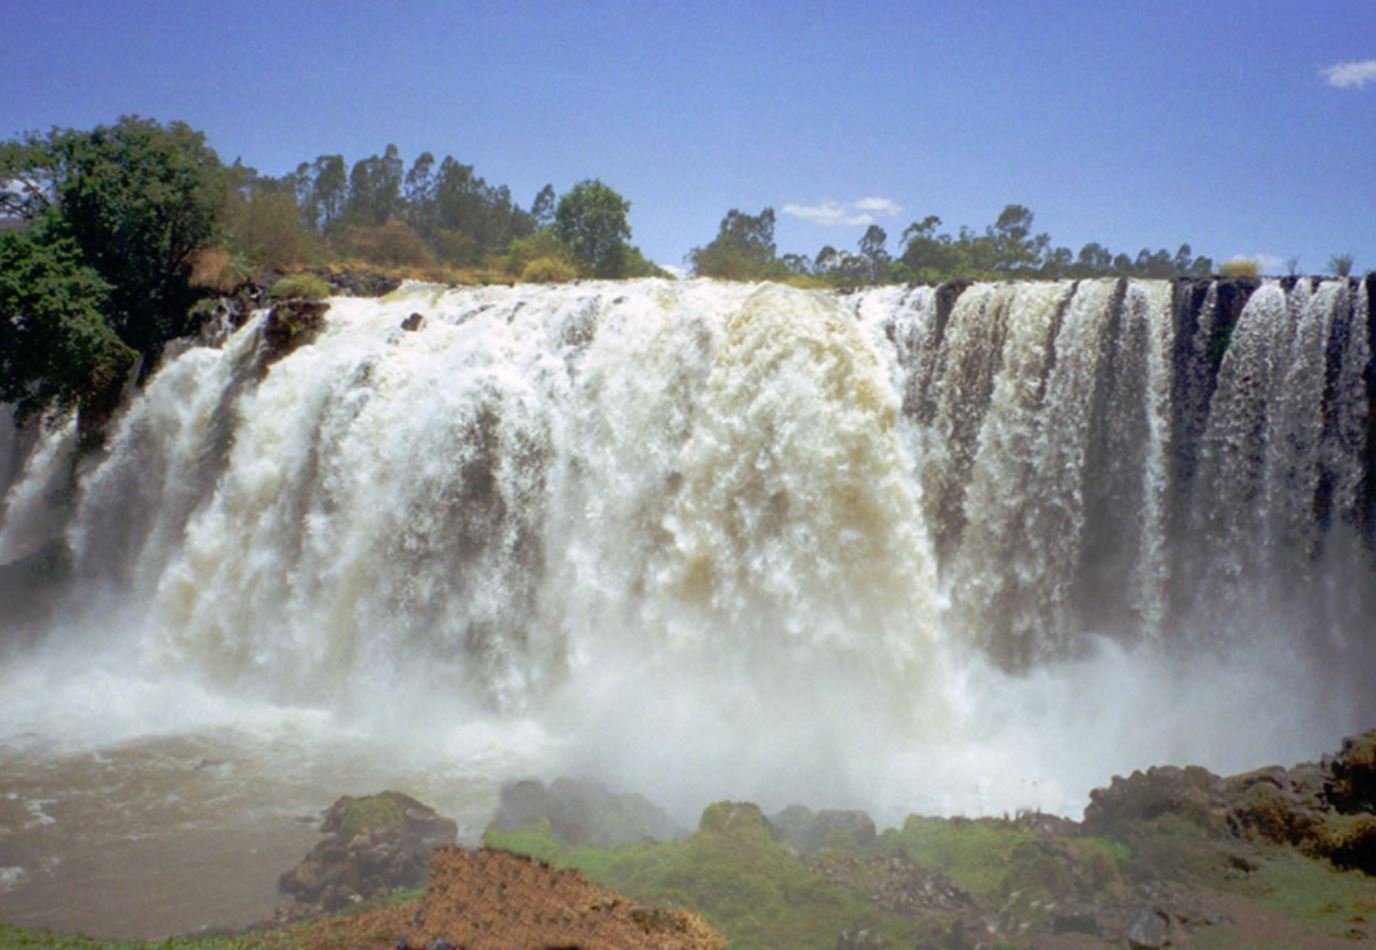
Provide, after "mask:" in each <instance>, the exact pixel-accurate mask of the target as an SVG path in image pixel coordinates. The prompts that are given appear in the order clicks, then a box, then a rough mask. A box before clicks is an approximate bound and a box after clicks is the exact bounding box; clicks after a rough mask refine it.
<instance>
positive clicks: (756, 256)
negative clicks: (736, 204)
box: [688, 208, 775, 280]
mask: <svg viewBox="0 0 1376 950" xmlns="http://www.w3.org/2000/svg"><path fill="white" fill-rule="evenodd" d="M774 249H775V248H774V209H773V208H765V209H764V210H763V211H761V212H760V213H759V214H756V215H750V214H745V213H744V212H742V211H739V210H737V209H735V208H732V209H731V210H730V211H728V212H727V213H726V217H724V218H722V219H721V224H720V225H719V226H718V228H717V236H716V237H715V238H713V239H712V242H711V243H710V244H708V245H706V246H705V247H695V248H693V250H692V251H690V252H689V253H688V261H689V263H690V264H691V265H692V268H693V273H695V274H697V275H698V276H699V277H719V278H723V279H726V280H757V279H759V278H761V277H764V276H766V275H767V270H768V268H769V265H770V264H772V263H773V262H774Z"/></svg>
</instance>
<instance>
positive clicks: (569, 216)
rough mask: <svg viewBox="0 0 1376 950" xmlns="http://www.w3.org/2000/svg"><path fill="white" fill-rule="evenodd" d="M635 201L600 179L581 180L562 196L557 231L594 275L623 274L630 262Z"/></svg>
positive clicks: (555, 232)
mask: <svg viewBox="0 0 1376 950" xmlns="http://www.w3.org/2000/svg"><path fill="white" fill-rule="evenodd" d="M630 210H631V203H630V202H629V201H627V200H626V199H625V198H623V197H621V196H620V195H619V194H617V193H616V192H615V191H613V190H612V189H611V188H609V187H607V186H606V185H604V184H602V182H600V181H598V180H597V179H589V180H586V181H580V182H579V183H578V184H576V185H574V186H573V188H572V189H571V190H570V191H569V192H568V193H566V194H565V195H564V196H563V197H562V198H560V199H559V207H558V208H557V209H556V210H555V212H554V234H555V237H557V238H559V240H560V241H562V242H563V243H564V245H565V246H566V247H568V249H569V250H570V252H572V254H573V257H574V260H575V261H576V262H577V263H578V265H579V267H580V268H581V269H582V270H583V271H584V272H585V273H588V274H591V275H592V276H594V277H621V276H624V270H625V267H626V263H627V250H628V247H627V243H626V242H627V241H628V240H629V239H630V236H631V225H630V222H629V221H628V220H627V218H626V215H627V214H628V213H629V212H630Z"/></svg>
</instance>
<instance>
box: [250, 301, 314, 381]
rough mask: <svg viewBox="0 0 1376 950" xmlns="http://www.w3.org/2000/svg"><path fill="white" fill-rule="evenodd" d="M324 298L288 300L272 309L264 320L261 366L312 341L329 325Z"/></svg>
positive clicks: (265, 365)
mask: <svg viewBox="0 0 1376 950" xmlns="http://www.w3.org/2000/svg"><path fill="white" fill-rule="evenodd" d="M329 309H330V305H329V304H328V303H327V302H325V301H323V300H284V301H282V302H281V303H279V304H277V305H276V306H274V307H273V308H272V310H271V311H269V312H268V318H267V320H266V321H265V322H264V323H263V344H262V348H261V351H260V353H261V356H260V364H259V365H260V366H261V367H262V368H264V369H266V368H267V367H269V366H271V365H272V364H273V363H275V362H277V361H278V360H280V359H282V358H283V357H284V356H287V355H288V354H290V353H292V352H294V351H295V350H297V349H300V348H301V347H303V346H305V345H306V344H308V343H312V342H314V341H315V338H316V337H318V336H319V335H320V331H322V330H323V329H325V311H327V310H329Z"/></svg>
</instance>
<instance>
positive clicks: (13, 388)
mask: <svg viewBox="0 0 1376 950" xmlns="http://www.w3.org/2000/svg"><path fill="white" fill-rule="evenodd" d="M0 182H4V183H5V184H4V188H3V189H0V401H4V402H10V403H14V404H16V405H17V407H18V411H19V412H20V413H21V414H28V413H32V412H34V411H35V410H38V409H41V408H43V407H46V406H49V405H54V404H56V405H61V406H75V407H78V408H79V409H81V410H82V411H83V413H84V416H83V422H90V423H93V424H94V425H93V426H91V427H90V428H92V429H93V431H94V430H97V429H98V424H99V422H100V421H101V420H102V419H104V418H107V417H108V415H109V412H110V411H111V410H112V409H113V407H114V403H115V401H116V400H117V398H118V395H119V393H120V391H121V390H122V388H123V383H124V381H125V378H126V377H127V375H128V373H129V371H130V370H131V369H132V367H133V366H134V365H135V364H136V362H137V360H138V358H139V357H143V363H142V366H143V370H144V372H145V373H146V372H147V371H149V370H150V369H151V368H152V366H153V365H154V363H155V362H156V360H157V357H158V355H159V354H160V353H161V352H162V348H163V346H164V345H165V344H166V343H167V341H169V340H171V339H172V338H174V337H177V336H180V335H183V334H185V333H187V332H189V331H191V330H193V329H194V328H195V323H196V320H197V318H198V316H200V315H203V314H204V313H205V312H206V308H205V307H203V306H201V307H198V304H199V303H200V301H202V300H204V299H205V298H206V297H208V296H211V295H215V294H227V293H234V292H235V291H236V290H238V289H239V288H240V287H242V286H244V285H245V284H247V283H249V282H250V281H257V282H258V283H263V284H271V285H272V296H274V297H279V298H280V297H304V298H318V297H322V296H325V295H327V294H328V288H327V287H326V286H325V283H324V282H323V281H322V280H321V279H320V278H319V277H316V276H312V275H311V274H309V273H302V272H303V271H307V270H308V269H309V270H310V271H314V272H317V273H318V272H322V271H336V270H339V269H344V268H347V269H348V270H351V271H354V272H356V273H358V272H361V273H369V272H372V273H379V274H382V275H384V276H386V277H388V278H392V279H395V278H398V277H401V278H408V277H409V278H420V279H426V280H432V281H436V282H443V283H448V284H450V285H472V284H484V283H494V282H503V283H513V282H515V281H516V280H530V281H538V282H541V283H553V282H563V281H568V280H573V279H575V278H577V277H608V278H617V277H642V276H667V275H665V274H664V272H663V271H661V270H659V269H658V268H657V267H655V266H654V265H653V264H652V263H650V262H649V261H647V260H646V259H645V257H644V256H643V255H642V254H641V253H640V251H639V249H638V248H636V247H635V246H634V245H632V244H631V243H630V237H631V228H630V223H629V221H628V220H627V212H628V211H629V209H630V202H629V201H627V200H626V199H625V198H623V197H622V196H621V195H620V194H618V193H617V192H616V191H615V190H613V189H612V188H611V187H609V186H607V185H605V184H603V183H602V182H600V181H596V180H590V181H584V182H579V183H578V184H577V185H575V186H574V187H573V188H572V189H571V190H570V191H569V192H568V193H567V194H565V195H563V196H562V197H559V196H557V195H556V192H555V190H554V186H553V185H545V186H544V187H543V188H541V189H540V191H539V193H537V194H536V196H535V200H534V202H533V203H532V204H531V207H530V210H529V211H527V210H524V209H523V208H521V207H520V206H519V205H518V204H517V203H516V202H515V201H514V200H513V199H512V197H511V192H510V190H509V189H508V188H507V187H506V186H504V185H490V184H488V183H487V182H486V181H484V180H483V179H482V178H481V177H480V176H478V175H477V174H476V173H475V172H474V170H473V167H472V166H471V165H465V164H463V163H461V162H459V161H457V160H455V159H454V158H453V157H452V156H445V157H444V158H443V159H442V160H439V161H437V160H436V159H435V156H434V155H433V154H432V153H430V152H424V153H422V154H421V155H420V156H419V157H417V158H416V159H415V161H414V162H413V163H412V165H411V167H410V168H409V170H408V169H407V168H406V167H405V164H404V162H403V160H402V157H401V155H400V154H399V153H398V151H397V149H396V147H395V146H393V145H388V146H387V147H386V148H385V149H384V150H383V152H382V154H381V155H372V156H369V157H367V158H364V159H361V160H359V161H357V162H355V163H354V164H353V166H352V167H350V166H348V165H347V164H346V163H345V161H344V157H343V156H342V155H321V156H319V157H318V158H316V159H315V160H314V161H313V162H303V163H301V164H300V165H298V166H297V168H296V170H295V171H293V172H291V173H290V174H287V175H283V176H281V177H272V176H269V175H263V174H260V173H259V172H258V171H257V170H255V169H253V168H250V167H248V166H246V165H244V164H243V163H241V162H237V161H236V162H235V163H234V164H233V165H230V166H228V167H226V166H225V165H223V164H222V163H221V162H220V159H219V158H218V157H217V156H216V154H215V152H214V151H213V150H212V149H211V148H210V147H209V146H208V145H207V144H206V142H205V138H204V136H203V135H202V134H201V133H199V132H196V131H195V130H193V129H191V128H190V127H188V126H186V125H185V124H183V123H180V122H173V123H170V124H167V125H162V124H160V123H158V122H155V121H153V120H149V119H142V118H138V117H132V116H128V117H124V118H121V119H120V120H119V121H118V122H116V123H114V124H113V125H109V126H100V127H98V128H96V129H93V130H91V131H89V132H82V131H76V130H70V129H68V130H60V129H55V130H53V131H52V132H50V133H48V134H46V135H40V134H37V133H32V134H29V135H27V136H24V137H22V138H20V139H16V140H13V141H8V142H0ZM284 275H285V276H284ZM278 278H281V279H280V280H279V279H278ZM274 281H275V283H274ZM87 416H89V418H86V417H87Z"/></svg>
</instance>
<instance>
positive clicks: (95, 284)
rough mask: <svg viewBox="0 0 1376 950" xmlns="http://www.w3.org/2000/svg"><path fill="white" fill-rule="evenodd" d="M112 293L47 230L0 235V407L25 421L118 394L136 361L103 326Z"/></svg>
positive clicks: (72, 245)
mask: <svg viewBox="0 0 1376 950" xmlns="http://www.w3.org/2000/svg"><path fill="white" fill-rule="evenodd" d="M110 290H111V288H110V285H109V284H107V283H106V282H105V281H104V280H102V279H101V278H100V275H99V274H97V273H96V272H95V269H94V268H91V267H89V266H87V265H86V264H84V263H82V259H81V251H80V248H79V247H78V246H77V244H76V242H75V241H74V240H72V239H71V238H64V237H59V236H57V235H55V234H54V233H53V231H52V230H51V228H50V227H49V226H48V225H47V224H43V225H38V226H35V227H32V228H29V229H26V230H11V231H5V232H0V402H9V403H13V404H15V406H16V409H17V412H18V415H19V416H20V417H23V416H25V415H28V414H29V413H31V412H33V411H35V410H37V409H39V408H41V407H42V406H44V405H46V404H47V403H49V402H53V401H55V402H57V403H58V404H59V405H73V404H77V405H91V404H94V403H96V402H99V401H101V400H106V401H108V400H109V394H110V393H111V392H112V391H116V392H117V391H118V386H119V383H120V382H122V381H123V379H124V377H125V374H126V373H127V371H128V369H129V367H130V365H132V363H133V361H134V359H135V357H136V355H137V354H136V353H135V352H134V351H133V350H132V349H130V348H129V347H128V346H126V345H125V344H124V343H123V342H122V341H121V340H120V338H119V337H118V336H117V335H116V334H115V331H114V330H113V329H112V328H111V327H110V325H109V323H107V322H106V320H105V311H106V309H107V308H108V306H109V301H110Z"/></svg>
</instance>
